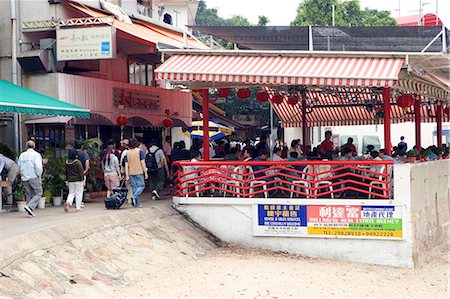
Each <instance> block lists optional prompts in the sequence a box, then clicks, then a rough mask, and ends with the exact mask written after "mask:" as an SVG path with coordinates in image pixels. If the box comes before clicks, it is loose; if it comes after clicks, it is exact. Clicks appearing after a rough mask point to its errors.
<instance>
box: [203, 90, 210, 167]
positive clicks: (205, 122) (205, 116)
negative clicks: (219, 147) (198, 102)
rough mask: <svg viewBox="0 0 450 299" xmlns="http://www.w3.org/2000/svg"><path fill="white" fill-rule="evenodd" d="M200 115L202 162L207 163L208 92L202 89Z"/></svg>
mask: <svg viewBox="0 0 450 299" xmlns="http://www.w3.org/2000/svg"><path fill="white" fill-rule="evenodd" d="M202 98H203V100H202V114H203V160H204V161H209V158H210V157H209V107H208V104H209V91H208V89H202Z"/></svg>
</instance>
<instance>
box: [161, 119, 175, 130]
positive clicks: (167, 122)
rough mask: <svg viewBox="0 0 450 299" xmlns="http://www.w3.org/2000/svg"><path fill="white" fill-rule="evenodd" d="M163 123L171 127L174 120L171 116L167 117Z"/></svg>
mask: <svg viewBox="0 0 450 299" xmlns="http://www.w3.org/2000/svg"><path fill="white" fill-rule="evenodd" d="M162 124H163V126H164V127H166V128H171V127H172V126H173V120H171V119H170V118H166V119H164V120H163V121H162Z"/></svg>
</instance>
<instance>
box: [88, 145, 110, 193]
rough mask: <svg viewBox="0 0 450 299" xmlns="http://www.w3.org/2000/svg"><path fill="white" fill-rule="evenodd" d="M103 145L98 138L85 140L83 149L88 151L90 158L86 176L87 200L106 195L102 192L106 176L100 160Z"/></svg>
mask: <svg viewBox="0 0 450 299" xmlns="http://www.w3.org/2000/svg"><path fill="white" fill-rule="evenodd" d="M101 147H102V141H101V140H100V139H98V138H91V139H87V140H85V141H84V142H83V149H84V150H85V151H86V152H87V153H88V155H89V158H90V159H89V161H90V169H89V172H88V174H87V177H86V193H85V200H86V201H87V200H90V199H92V198H98V197H104V196H105V195H106V193H105V192H102V189H103V182H104V178H103V171H102V165H101V160H100V148H101Z"/></svg>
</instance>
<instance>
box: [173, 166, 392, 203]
mask: <svg viewBox="0 0 450 299" xmlns="http://www.w3.org/2000/svg"><path fill="white" fill-rule="evenodd" d="M393 164H394V162H393V161H384V160H351V161H340V160H338V161H336V160H335V161H326V160H322V161H295V162H289V161H198V162H190V161H176V162H174V165H175V166H176V167H178V171H177V172H176V173H175V189H176V192H175V195H176V196H182V197H198V196H202V197H208V196H217V194H216V193H220V194H219V196H223V197H227V196H233V197H236V196H237V197H243V198H249V197H257V196H264V197H269V196H270V197H283V196H284V197H286V196H289V197H293V196H300V197H307V198H327V197H331V198H338V197H339V198H345V197H348V196H349V195H346V194H350V193H353V194H354V195H353V196H355V197H358V196H359V197H366V198H367V197H369V198H372V197H376V198H382V199H391V198H392V192H391V190H392V186H391V184H392V180H391V171H390V169H391V168H392V165H393ZM306 166H308V167H306ZM187 167H189V168H187ZM383 169H384V170H383ZM355 194H356V195H355Z"/></svg>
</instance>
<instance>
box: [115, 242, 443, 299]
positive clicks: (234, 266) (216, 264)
mask: <svg viewBox="0 0 450 299" xmlns="http://www.w3.org/2000/svg"><path fill="white" fill-rule="evenodd" d="M449 285H450V281H449V255H448V248H446V249H441V250H440V251H436V252H435V253H433V255H432V256H430V258H429V259H428V260H427V262H426V263H425V264H424V266H423V267H419V268H416V269H406V268H393V267H387V266H375V265H366V264H358V263H349V262H340V261H334V260H320V259H310V258H304V257H298V256H292V255H288V254H284V253H273V252H268V251H261V250H251V249H241V248H236V247H225V248H217V249H213V250H211V251H210V252H209V253H208V254H207V255H205V256H202V257H200V258H198V259H192V260H191V261H189V262H185V263H182V264H178V265H172V266H169V267H163V268H161V269H157V270H156V269H155V270H154V271H150V272H149V273H147V274H146V275H143V276H142V279H141V280H140V281H139V282H137V283H133V285H130V286H129V287H127V288H126V289H123V290H116V291H115V292H114V296H113V297H115V298H125V297H157V298H161V297H164V298H331V297H334V298H450V293H449Z"/></svg>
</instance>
